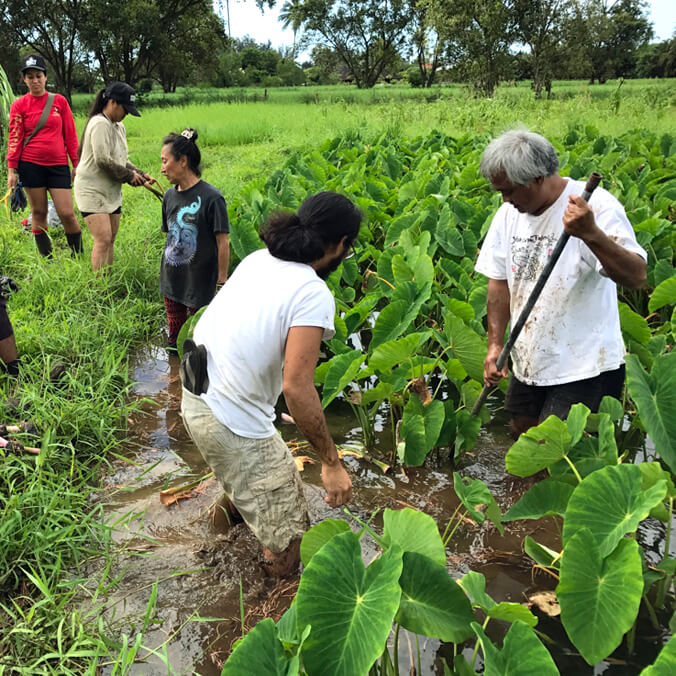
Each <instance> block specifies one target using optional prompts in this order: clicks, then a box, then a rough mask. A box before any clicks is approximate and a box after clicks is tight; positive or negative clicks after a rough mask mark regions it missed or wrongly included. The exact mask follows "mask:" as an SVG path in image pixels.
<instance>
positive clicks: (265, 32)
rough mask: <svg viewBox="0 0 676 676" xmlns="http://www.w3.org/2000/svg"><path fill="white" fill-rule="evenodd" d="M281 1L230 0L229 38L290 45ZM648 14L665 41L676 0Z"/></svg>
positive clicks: (651, 6) (675, 19) (219, 0)
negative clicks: (262, 6) (263, 4)
mask: <svg viewBox="0 0 676 676" xmlns="http://www.w3.org/2000/svg"><path fill="white" fill-rule="evenodd" d="M283 4H284V0H277V3H276V6H275V7H274V8H273V9H271V10H270V9H266V10H265V12H264V13H263V14H261V12H260V10H259V9H258V7H257V6H256V3H255V1H254V0H230V23H231V31H232V36H233V37H238V38H239V37H244V36H245V35H250V36H251V37H252V38H254V39H255V40H256V41H257V42H268V40H269V41H270V42H271V43H272V46H273V47H275V48H280V47H282V46H287V47H290V46H291V45H292V44H293V31H292V30H291V29H290V28H287V29H286V30H284V29H282V24H281V23H280V22H279V21H278V20H277V17H278V15H279V10H280V8H281V7H282V5H283ZM646 4H647V5H648V13H649V17H650V20H651V21H652V22H653V29H654V31H655V39H656V40H657V41H660V42H661V41H663V40H668V39H669V38H671V36H672V34H673V32H674V30H675V29H676V0H649V1H648V2H647V3H646ZM214 6H215V7H216V11H217V12H220V13H222V15H223V16H224V17H225V0H216V1H215V2H214ZM308 56H309V53H308V52H306V53H304V54H300V55H299V58H298V60H299V61H303V60H304V59H305V58H308Z"/></svg>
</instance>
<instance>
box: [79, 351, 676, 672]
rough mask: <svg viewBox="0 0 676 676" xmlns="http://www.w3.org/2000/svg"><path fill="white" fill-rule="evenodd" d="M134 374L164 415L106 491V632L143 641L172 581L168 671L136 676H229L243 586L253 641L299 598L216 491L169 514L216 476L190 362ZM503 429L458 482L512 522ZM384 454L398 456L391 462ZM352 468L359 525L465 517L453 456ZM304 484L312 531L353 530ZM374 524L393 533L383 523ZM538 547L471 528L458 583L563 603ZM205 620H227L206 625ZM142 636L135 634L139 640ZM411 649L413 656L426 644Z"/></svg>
mask: <svg viewBox="0 0 676 676" xmlns="http://www.w3.org/2000/svg"><path fill="white" fill-rule="evenodd" d="M132 368H133V377H134V380H135V381H136V382H137V385H136V386H135V388H134V392H135V394H136V395H137V396H138V397H139V398H142V397H144V398H149V399H152V400H154V402H156V403H155V404H151V403H144V405H143V409H144V413H143V414H137V415H135V416H134V418H133V420H132V421H131V423H130V436H129V439H128V442H127V443H126V456H127V457H128V458H129V462H122V461H119V462H115V463H113V466H112V469H110V470H109V471H108V473H107V474H106V476H104V477H103V480H102V485H103V489H104V490H102V491H101V495H100V496H99V499H101V500H102V501H104V502H105V514H106V520H107V523H109V524H110V525H111V526H113V533H114V540H115V542H116V543H117V544H118V545H119V546H120V547H121V552H120V554H119V556H118V557H117V558H116V563H115V566H114V569H113V570H112V571H111V573H110V575H111V576H117V577H119V580H118V582H117V584H116V585H114V586H112V587H111V589H112V591H111V592H110V595H109V598H108V605H107V608H108V610H107V613H106V618H107V620H109V621H111V622H112V623H113V625H114V626H118V627H121V631H126V632H127V633H129V634H131V635H133V634H134V633H135V632H136V631H138V618H140V617H143V615H144V613H145V612H146V606H147V603H148V599H149V596H150V592H151V589H152V585H153V583H154V582H155V581H156V580H160V581H161V582H159V584H158V594H157V602H156V608H155V612H154V616H155V617H156V619H157V620H158V623H157V624H152V625H151V627H150V628H149V629H148V630H147V631H146V632H145V634H144V645H145V646H148V647H151V648H156V647H157V646H160V645H163V646H166V651H167V652H166V658H160V657H157V656H156V655H152V654H150V653H149V651H146V650H142V651H141V653H140V654H141V656H146V657H147V659H145V660H144V661H143V662H142V663H140V664H139V665H138V666H137V667H134V669H132V671H131V673H136V674H144V675H146V674H158V675H159V674H166V673H167V667H166V666H165V665H164V664H163V659H168V660H169V663H170V664H171V666H172V669H173V670H174V672H175V673H179V674H183V673H198V674H200V675H211V674H220V667H221V664H222V661H223V660H224V659H225V657H226V656H227V654H228V651H229V649H230V646H231V644H232V642H233V640H235V639H236V638H238V637H239V636H241V627H240V622H239V615H240V609H239V599H240V583H241V590H242V594H243V597H244V605H245V614H246V615H247V619H246V625H247V626H248V627H249V628H250V627H251V626H253V625H254V624H255V623H256V622H257V621H258V620H259V619H262V617H264V616H266V615H272V616H275V617H278V616H279V615H280V614H281V613H282V612H283V610H284V609H285V608H286V607H287V606H288V604H289V603H290V601H291V598H292V597H293V593H294V589H295V588H293V585H291V587H289V584H288V583H286V586H284V585H280V584H277V583H276V582H275V581H272V580H270V579H269V578H267V577H266V575H265V567H264V565H263V559H262V552H261V551H260V547H259V545H258V543H257V542H256V540H255V539H254V538H253V537H252V536H251V534H250V533H249V531H248V529H247V528H246V527H245V526H243V525H237V526H234V527H232V528H230V529H227V530H224V529H223V528H222V527H221V526H219V525H218V524H217V523H214V520H213V516H214V509H213V507H214V505H215V504H216V502H217V501H218V500H219V498H220V496H221V490H220V487H219V486H218V485H217V484H216V482H215V481H214V480H213V479H211V480H208V481H206V482H204V483H203V484H201V485H200V486H199V487H198V488H197V489H196V490H193V491H190V495H192V497H190V498H185V499H180V500H179V501H178V502H177V503H175V504H172V505H169V506H165V505H164V504H162V502H160V496H159V492H160V490H162V489H165V488H167V487H169V486H179V485H183V484H188V483H189V482H190V481H191V480H194V479H198V478H200V477H203V476H204V475H206V474H208V473H209V468H208V467H207V466H206V465H205V463H204V461H203V459H202V457H201V455H200V454H199V452H198V451H197V449H196V448H195V446H194V445H193V444H192V442H191V441H190V439H189V437H188V436H187V434H186V432H185V430H184V428H183V425H182V422H181V417H180V412H179V407H180V379H179V374H178V359H177V358H176V357H172V358H170V359H169V360H168V359H167V357H166V355H165V352H164V350H163V349H159V348H155V347H150V348H145V349H142V350H140V351H139V352H138V354H137V355H136V357H135V359H134V360H133V365H132ZM505 423H506V420H505V419H504V417H500V414H498V416H497V418H496V420H495V421H494V422H493V423H492V424H491V425H490V426H489V428H488V429H483V430H482V432H481V434H480V437H479V441H478V444H477V446H476V447H475V448H474V449H473V450H472V452H471V453H467V454H466V455H465V456H464V457H463V459H462V461H461V465H460V467H457V468H455V469H457V470H459V471H461V473H462V474H463V475H464V476H469V477H472V478H479V479H481V480H483V481H485V482H486V484H487V485H488V486H489V488H490V490H491V491H492V493H493V494H494V495H495V497H496V499H497V501H498V503H499V504H500V506H501V507H502V508H503V510H504V509H506V508H507V507H509V506H510V505H511V504H512V503H513V502H514V501H515V499H516V498H517V497H518V495H519V494H520V493H521V492H522V491H523V485H522V484H520V482H519V480H518V479H515V478H513V477H509V476H507V475H506V474H505V472H504V454H505V452H506V450H507V448H509V446H510V445H511V439H510V438H509V437H508V436H507V434H506V425H505ZM329 426H330V429H331V433H332V434H333V436H334V439H335V440H336V442H337V443H338V444H349V443H352V444H355V443H358V442H359V441H360V430H359V428H356V427H355V421H354V418H353V417H352V413H351V411H350V409H349V407H348V406H346V405H344V404H341V402H339V401H337V402H335V405H332V408H331V411H330V412H329ZM384 427H385V430H384V431H383V430H380V431H379V444H378V448H379V449H389V446H388V444H389V445H391V441H390V439H389V435H390V434H391V431H390V430H389V429H388V427H387V425H385V426H384ZM281 431H282V434H283V436H284V438H285V439H286V440H287V441H291V440H294V439H300V435H299V434H298V432H297V430H296V429H295V427H294V426H293V425H287V424H283V425H282V426H281ZM379 452H381V454H382V455H386V452H387V451H386V450H385V451H383V450H379ZM305 453H306V451H305V450H303V454H305ZM344 462H345V463H346V465H347V466H348V468H349V471H350V472H351V475H352V479H353V484H354V497H353V500H352V503H351V504H350V506H349V509H350V511H351V512H352V513H353V514H354V515H355V516H358V517H359V518H366V519H368V518H369V517H370V516H371V515H372V514H373V512H374V511H376V510H381V511H382V510H383V509H385V508H387V507H389V508H393V509H400V508H402V507H405V506H410V507H414V508H416V509H420V510H423V511H425V512H426V513H428V514H430V515H432V516H433V517H434V518H435V520H436V521H437V523H438V524H439V525H440V527H441V528H442V529H443V527H445V525H446V523H447V522H448V519H449V518H450V516H451V514H452V513H453V511H454V510H455V508H456V506H457V500H456V498H455V495H454V493H453V491H452V489H451V487H452V484H453V480H452V473H453V470H454V468H453V467H452V466H451V465H450V462H449V458H448V453H447V452H446V453H444V452H443V451H440V452H438V453H437V455H436V456H433V457H431V458H429V459H428V462H427V463H426V466H425V467H424V468H410V469H407V470H406V472H405V473H403V472H402V471H401V470H398V471H397V472H395V473H393V474H392V475H390V474H387V475H385V474H383V473H382V472H381V471H380V470H379V469H378V468H377V467H375V466H373V465H371V464H369V463H367V462H365V461H363V460H358V459H356V458H354V457H349V456H347V457H346V458H345V460H344ZM303 479H304V482H305V483H306V492H307V496H308V502H309V504H310V510H311V516H312V520H313V522H317V521H320V520H321V519H324V518H327V517H333V518H347V517H346V516H345V514H344V513H343V512H342V510H332V509H330V508H329V507H328V506H327V505H326V503H324V501H323V499H322V495H323V493H322V489H321V488H320V487H321V481H320V465H319V464H315V465H310V464H308V465H306V466H305V469H304V472H303ZM375 524H376V527H380V526H381V525H382V523H381V522H380V521H379V519H378V518H377V517H376V520H375ZM643 530H645V531H646V532H645V533H644V534H643V535H644V536H645V537H644V538H643V540H644V542H645V543H646V545H647V546H648V547H651V548H654V550H655V551H654V557H657V556H658V554H657V547H658V543H659V542H660V541H661V539H662V538H661V537H660V535H661V533H659V532H658V531H657V530H656V529H655V527H654V525H653V526H649V527H646V528H645V529H643ZM526 535H532V536H533V537H534V538H535V540H537V541H538V542H540V543H542V544H545V545H548V546H550V547H552V548H556V549H558V527H556V526H555V524H554V521H553V520H552V519H548V520H546V521H545V522H540V523H537V524H533V523H531V522H528V521H523V522H517V523H515V524H510V525H509V526H508V527H507V529H506V533H505V535H504V536H503V537H501V536H500V535H499V533H498V532H497V531H496V530H495V529H494V528H493V527H492V526H490V525H488V524H487V525H484V526H483V527H479V526H476V525H475V524H473V523H471V522H468V523H467V524H465V525H463V526H462V527H461V528H459V529H458V531H457V532H456V534H455V536H454V539H453V541H452V542H451V543H450V545H449V548H448V566H449V570H450V571H451V573H452V574H453V576H454V577H455V578H458V577H460V576H461V575H463V574H464V573H466V572H467V571H469V570H470V569H471V570H477V571H480V572H482V573H483V574H484V575H485V576H486V579H487V591H488V593H489V594H490V595H491V596H493V598H495V599H496V600H497V601H516V602H524V601H527V599H528V597H529V595H530V594H532V593H533V592H535V591H538V590H551V589H553V588H554V585H555V581H554V580H553V579H552V578H550V577H549V576H548V575H546V574H545V573H542V572H539V571H537V570H534V569H532V567H531V563H530V562H529V559H527V558H526V557H524V556H523V555H522V542H523V539H524V537H525V536H526ZM673 541H675V542H676V537H674V538H673ZM364 548H365V549H366V550H367V551H366V557H365V558H367V559H368V560H370V559H371V558H372V557H373V555H374V554H375V552H376V549H375V546H374V545H373V543H370V544H369V543H368V542H365V544H364ZM97 572H98V571H96V570H93V571H91V576H92V578H93V579H97ZM196 616H199V617H201V618H205V617H207V618H221V619H220V620H219V621H212V622H204V621H195V619H196ZM130 625H136V627H137V628H136V629H131V628H130ZM538 628H539V629H542V630H543V631H545V632H547V633H548V634H550V635H551V636H553V638H554V639H555V641H557V642H558V645H554V646H553V647H552V646H550V649H552V652H553V653H554V654H555V659H556V661H557V663H558V666H559V668H560V670H561V673H562V674H578V673H580V674H592V673H602V672H603V673H606V674H613V675H619V674H634V673H637V670H638V669H637V665H636V664H635V663H634V664H631V663H629V664H626V665H609V664H606V663H603V664H602V665H600V666H599V667H597V670H596V672H595V671H594V670H593V669H591V668H590V667H588V666H586V664H585V663H584V662H582V661H581V659H580V658H578V657H575V656H574V655H572V654H570V653H571V652H572V651H571V646H570V644H569V643H568V642H567V641H566V639H565V636H564V635H561V633H560V625H559V624H558V623H555V622H549V623H547V621H546V619H543V620H541V623H540V626H539V627H538ZM504 630H505V627H504V626H503V625H502V623H500V622H491V623H490V624H489V625H488V633H489V635H490V636H491V637H492V638H493V639H495V640H500V638H501V636H502V634H503V633H504ZM410 639H411V641H410V642H411V644H412V645H413V646H415V639H414V637H410ZM657 642H659V637H654V642H653V643H650V642H648V643H647V644H646V643H644V644H639V646H638V648H639V649H640V650H643V651H645V652H646V654H645V655H643V656H641V662H642V663H643V664H646V663H649V662H652V660H653V659H654V654H655V652H656V650H657V648H656V643H657ZM407 646H408V640H407V638H406V636H405V632H402V637H401V638H400V652H401V654H400V663H401V664H402V665H408V664H409V663H410V656H409V650H408V647H407ZM473 647H474V644H473V642H471V644H468V647H467V649H466V650H465V655H466V656H467V657H468V658H469V659H471V656H472V651H473ZM163 649H164V648H163ZM414 649H415V648H414ZM421 651H422V673H423V674H443V673H444V670H443V659H449V661H452V651H450V650H449V646H444V645H440V642H439V641H437V640H431V639H422V641H421ZM479 662H480V660H479ZM106 669H108V671H105V669H104V673H110V668H108V667H107V668H106Z"/></svg>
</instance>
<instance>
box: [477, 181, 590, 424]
mask: <svg viewBox="0 0 676 676" xmlns="http://www.w3.org/2000/svg"><path fill="white" fill-rule="evenodd" d="M602 178H603V176H601V174H599V173H597V172H593V173H592V174H590V175H589V179H588V180H587V183H586V184H585V186H584V192H583V193H582V199H583V200H584V201H585V202H589V198H590V197H591V196H592V193H593V192H594V190H596V188H597V187H598V184H599V183H600V182H601V179H602ZM569 239H570V235H569V234H568V233H567V232H566V231H565V230H564V231H563V232H562V233H561V236H560V237H559V241H558V242H557V243H556V246H555V247H554V249H553V250H552V253H551V254H550V256H549V259H548V260H547V262H546V263H545V267H544V268H543V269H542V272H541V273H540V276H539V277H538V280H537V282H535V286H534V287H533V290H532V291H531V292H530V296H528V300H527V301H526V304H525V305H524V307H523V310H521V314H520V315H519V318H518V319H517V320H516V322H515V323H514V325H513V326H512V330H511V331H510V332H509V339H508V340H507V344H506V345H505V346H504V347H503V348H502V352H501V353H500V356H499V357H498V358H497V360H496V362H495V365H496V366H497V369H498V371H500V370H502V368H503V367H504V365H505V364H506V363H507V359H508V358H509V353H510V352H511V351H512V348H513V347H514V343H516V339H517V338H518V337H519V334H520V333H521V329H523V327H524V324H525V323H526V321H527V320H528V317H529V315H530V313H531V311H532V309H533V306H534V305H535V303H536V302H537V299H538V298H539V297H540V294H541V293H542V289H543V288H544V286H545V284H546V283H547V280H548V279H549V276H550V275H551V274H552V270H553V269H554V266H555V265H556V263H557V261H558V260H559V258H560V257H561V254H562V253H563V248H564V247H565V246H566V243H567V242H568V240H569ZM491 389H492V386H491V385H484V388H483V390H481V394H480V395H479V398H478V399H477V400H476V402H475V403H474V407H473V408H472V415H478V413H479V411H480V410H481V407H482V406H483V405H484V402H485V401H486V398H487V397H488V393H489V392H490V390H491Z"/></svg>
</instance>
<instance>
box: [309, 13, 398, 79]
mask: <svg viewBox="0 0 676 676" xmlns="http://www.w3.org/2000/svg"><path fill="white" fill-rule="evenodd" d="M302 11H303V23H302V25H303V28H304V29H305V30H306V34H305V38H304V39H305V40H306V42H308V43H314V44H322V45H324V46H326V47H329V48H330V49H332V50H333V51H334V52H335V53H336V54H337V55H338V57H339V58H340V60H341V61H342V62H343V63H344V64H345V67H346V69H347V71H348V73H349V74H350V76H351V77H352V78H353V79H354V81H355V83H356V84H357V87H359V88H360V89H362V88H369V87H373V85H375V83H376V82H377V81H378V78H379V77H380V75H381V74H382V73H383V71H384V70H385V69H386V68H387V67H388V66H389V65H390V64H392V63H393V61H394V60H395V58H396V56H397V50H398V49H399V48H400V47H402V46H403V45H404V43H405V40H406V38H407V33H406V30H407V28H408V26H409V24H410V22H411V7H410V3H409V2H407V0H387V1H383V0H306V2H305V3H304V4H303V5H302Z"/></svg>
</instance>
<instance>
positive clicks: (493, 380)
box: [484, 346, 508, 387]
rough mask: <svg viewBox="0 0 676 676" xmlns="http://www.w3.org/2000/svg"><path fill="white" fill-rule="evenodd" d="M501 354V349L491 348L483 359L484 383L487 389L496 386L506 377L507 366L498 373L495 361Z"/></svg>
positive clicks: (497, 347)
mask: <svg viewBox="0 0 676 676" xmlns="http://www.w3.org/2000/svg"><path fill="white" fill-rule="evenodd" d="M501 352H502V347H499V346H493V347H489V348H488V354H487V355H486V359H484V383H486V385H488V386H489V387H491V386H494V385H497V384H498V383H499V382H500V381H501V380H502V379H503V378H506V377H507V375H508V372H507V364H505V365H504V366H503V367H502V370H500V371H498V366H497V363H496V362H497V359H498V357H499V356H500V353H501Z"/></svg>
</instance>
